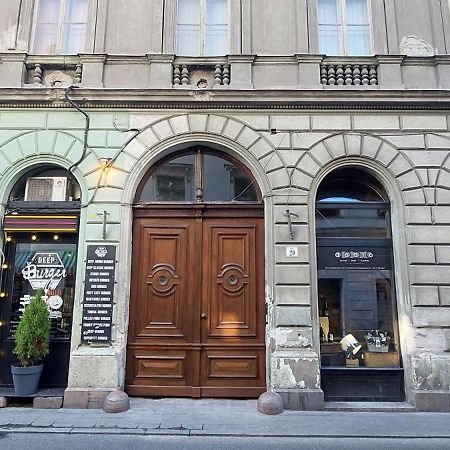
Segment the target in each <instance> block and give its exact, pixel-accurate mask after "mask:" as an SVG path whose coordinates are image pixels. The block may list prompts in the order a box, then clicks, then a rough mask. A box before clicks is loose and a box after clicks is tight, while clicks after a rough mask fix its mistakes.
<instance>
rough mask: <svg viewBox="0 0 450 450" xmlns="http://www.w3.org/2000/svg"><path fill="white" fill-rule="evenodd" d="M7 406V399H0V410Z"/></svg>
mask: <svg viewBox="0 0 450 450" xmlns="http://www.w3.org/2000/svg"><path fill="white" fill-rule="evenodd" d="M7 406H8V399H7V398H6V397H0V408H6V407H7Z"/></svg>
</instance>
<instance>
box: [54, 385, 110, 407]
mask: <svg viewBox="0 0 450 450" xmlns="http://www.w3.org/2000/svg"><path fill="white" fill-rule="evenodd" d="M111 391H112V389H110V388H67V389H66V390H65V391H64V403H63V407H64V408H70V409H101V408H103V403H104V401H105V398H106V396H107V395H108V394H109V393H110V392H111Z"/></svg>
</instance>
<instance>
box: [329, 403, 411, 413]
mask: <svg viewBox="0 0 450 450" xmlns="http://www.w3.org/2000/svg"><path fill="white" fill-rule="evenodd" d="M325 411H347V412H351V411H367V412H414V411H415V408H414V406H412V405H410V404H409V403H406V402H325Z"/></svg>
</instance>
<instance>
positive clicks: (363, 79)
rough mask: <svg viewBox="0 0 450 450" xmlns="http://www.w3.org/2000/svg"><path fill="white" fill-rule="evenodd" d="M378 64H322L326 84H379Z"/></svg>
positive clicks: (322, 76) (321, 77)
mask: <svg viewBox="0 0 450 450" xmlns="http://www.w3.org/2000/svg"><path fill="white" fill-rule="evenodd" d="M377 69H378V65H377V64H357V63H354V64H328V63H326V62H325V63H322V64H321V66H320V81H321V83H322V85H324V86H377V85H378V70H377Z"/></svg>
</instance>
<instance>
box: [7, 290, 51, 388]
mask: <svg viewBox="0 0 450 450" xmlns="http://www.w3.org/2000/svg"><path fill="white" fill-rule="evenodd" d="M42 294H43V290H42V289H39V290H38V291H37V292H36V294H35V295H34V297H33V298H32V299H31V301H30V303H29V304H28V305H27V306H26V307H25V309H24V312H23V315H22V318H21V319H20V322H19V325H18V327H17V330H16V333H15V336H14V338H15V347H14V353H15V354H16V356H17V359H18V364H15V365H12V366H11V373H12V377H13V382H14V389H15V392H16V395H18V396H24V395H32V394H34V393H36V391H37V387H38V384H39V379H40V377H41V373H42V368H43V358H44V356H45V355H46V354H47V353H48V351H49V350H48V347H49V338H50V317H49V312H48V308H47V304H46V303H45V302H44V301H43V300H42Z"/></svg>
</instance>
